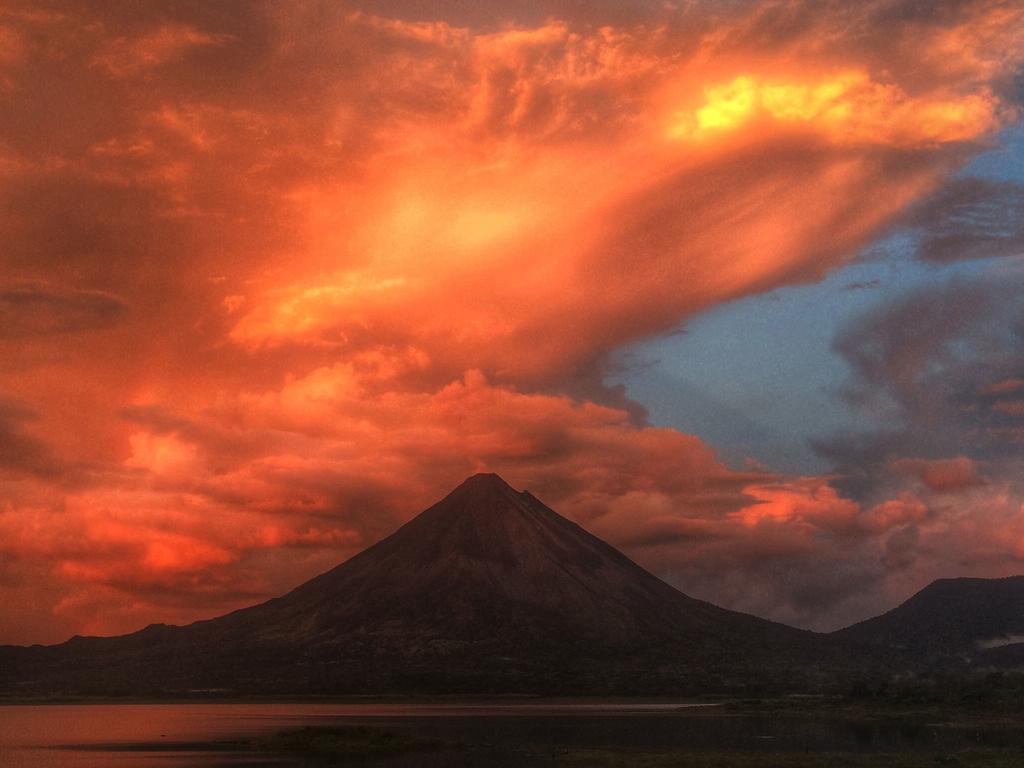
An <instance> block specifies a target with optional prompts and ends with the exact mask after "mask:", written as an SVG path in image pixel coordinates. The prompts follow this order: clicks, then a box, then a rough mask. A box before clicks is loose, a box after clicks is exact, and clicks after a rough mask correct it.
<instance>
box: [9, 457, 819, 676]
mask: <svg viewBox="0 0 1024 768" xmlns="http://www.w3.org/2000/svg"><path fill="white" fill-rule="evenodd" d="M825 642H826V641H824V640H822V639H821V638H820V637H817V636H814V635H812V634H811V633H807V632H802V631H799V630H795V629H792V628H789V627H785V626H782V625H779V624H774V623H772V622H768V621H765V620H762V619H758V618H755V617H753V616H748V615H745V614H740V613H735V612H732V611H727V610H725V609H722V608H718V607H716V606H714V605H711V604H710V603H706V602H702V601H700V600H695V599H693V598H690V597H688V596H686V595H684V594H682V593H681V592H679V591H677V590H676V589H674V588H673V587H671V586H669V585H668V584H666V583H665V582H663V581H661V580H660V579H658V578H656V577H655V576H653V575H652V574H650V573H649V572H647V571H645V570H644V569H643V568H641V567H640V566H638V565H637V564H636V563H634V562H633V561H632V560H630V559H629V558H627V557H626V556H625V555H623V554H622V553H621V552H619V551H618V550H616V549H615V548H613V547H611V546H610V545H608V544H606V543H605V542H603V541H601V540H600V539H598V538H596V537H595V536H593V535H591V534H589V533H587V532H586V531H585V530H583V528H581V527H580V526H578V525H576V524H575V523H573V522H571V521H569V520H567V519H566V518H564V517H561V516H560V515H558V514H557V513H556V512H554V511H553V510H551V509H550V508H548V507H547V506H546V505H544V504H543V503H542V502H540V501H539V500H538V499H536V498H535V497H534V496H532V495H531V494H529V493H527V492H519V491H516V490H514V489H513V488H511V487H510V486H509V485H508V484H507V483H505V482H504V481H503V480H502V479H501V478H500V477H498V476H497V475H493V474H481V475H475V476H473V477H471V478H469V479H468V480H466V481H465V482H464V483H463V484H462V485H460V486H459V487H458V488H456V489H455V490H454V491H452V492H451V493H450V494H449V495H448V496H446V497H445V498H444V499H442V500H441V501H440V502H438V503H437V504H435V505H434V506H432V507H430V508H429V509H427V510H426V511H425V512H423V513H422V514H420V515H419V516H418V517H416V518H414V519H413V520H411V521H410V522H408V523H406V524H405V525H404V526H402V527H401V528H400V529H398V530H397V531H396V532H395V533H394V534H392V535H391V536H389V537H388V538H386V539H384V540H382V541H380V542H378V543H377V544H375V545H373V546H372V547H370V548H368V549H367V550H365V551H364V552H362V553H360V554H359V555H356V556H355V557H353V558H351V559H350V560H348V561H346V562H345V563H342V564H341V565H339V566H337V567H336V568H334V569H332V570H331V571H328V572H327V573H324V574H322V575H321V576H318V577H317V578H314V579H312V580H311V581H309V582H306V583H305V584H303V585H301V586H300V587H298V588H296V589H295V590H293V591H292V592H290V593H288V594H287V595H284V596H283V597H280V598H276V599H274V600H270V601H268V602H266V603H263V604H261V605H257V606H253V607H252V608H246V609H243V610H240V611H236V612H234V613H231V614H228V615H226V616H222V617H220V618H218V619H213V620H210V621H204V622H197V623H195V624H191V625H189V626H186V627H167V626H162V625H157V626H153V627H149V628H147V629H145V630H143V631H142V632H138V633H135V634H134V635H128V636H124V637H118V638H76V639H74V640H72V641H69V642H68V643H65V644H63V645H60V646H53V647H50V648H33V649H12V650H11V651H9V653H13V654H14V656H13V657H10V658H12V659H13V660H12V661H11V662H10V663H9V664H8V666H9V667H11V666H13V668H14V669H13V674H11V675H9V676H8V675H4V673H3V672H0V686H3V687H10V686H12V685H15V686H16V685H19V684H20V685H21V686H22V687H23V689H24V687H25V686H28V687H29V688H31V689H32V690H48V691H52V690H63V691H66V692H71V691H78V692H100V691H103V692H109V691H111V690H123V691H130V692H135V693H145V692H157V691H182V690H195V689H216V690H223V691H237V692H276V693H283V692H289V693H310V692H318V693H327V692H330V693H357V692H383V691H391V692H419V691H451V692H468V691H473V692H494V693H499V692H512V691H531V692H565V693H600V692H615V691H621V692H627V691H634V692H635V691H654V690H658V691H677V692H682V691H689V690H707V689H721V688H735V687H743V686H746V685H748V684H750V683H751V682H752V681H753V682H754V683H757V684H760V683H763V682H766V681H767V682H771V681H778V680H787V681H790V682H791V681H792V675H793V674H794V672H795V671H796V670H800V671H801V672H807V671H808V670H812V669H813V663H812V662H813V661H814V660H815V659H818V658H819V657H820V656H821V654H822V652H823V644H824V643H825ZM9 671H11V670H9Z"/></svg>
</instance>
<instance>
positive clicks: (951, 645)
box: [835, 576, 1024, 666]
mask: <svg viewBox="0 0 1024 768" xmlns="http://www.w3.org/2000/svg"><path fill="white" fill-rule="evenodd" d="M835 636H836V638H838V639H840V640H842V641H845V642H853V643H857V644H860V645H862V646H867V647H869V648H874V649H877V650H878V651H879V652H883V651H887V652H891V653H898V654H904V655H906V656H907V657H908V658H912V659H915V660H917V661H918V663H919V664H924V665H928V664H931V665H935V664H943V665H946V666H948V665H949V664H950V661H951V660H954V659H955V660H957V661H959V662H965V663H967V664H969V665H974V666H978V665H981V666H1024V576H1012V577H1008V578H1003V579H967V578H959V579H939V580H938V581H934V582H932V583H931V584H929V585H928V586H927V587H925V588H924V589H922V590H921V591H920V592H918V593H917V594H915V595H914V596H913V597H911V598H910V599H909V600H907V601H906V602H904V603H902V604H901V605H899V606H897V607H896V608H893V609H892V610H891V611H889V612H888V613H884V614H882V615H881V616H877V617H875V618H873V619H868V620H866V621H862V622H860V623H859V624H854V625H853V626H851V627H847V628H846V629H843V630H840V631H839V632H836V633H835Z"/></svg>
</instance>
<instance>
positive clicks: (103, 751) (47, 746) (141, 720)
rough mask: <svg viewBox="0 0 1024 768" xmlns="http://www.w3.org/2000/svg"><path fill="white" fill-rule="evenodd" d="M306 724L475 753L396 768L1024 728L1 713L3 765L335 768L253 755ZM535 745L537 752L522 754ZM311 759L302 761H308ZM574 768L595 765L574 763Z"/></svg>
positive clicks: (428, 757)
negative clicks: (269, 740)
mask: <svg viewBox="0 0 1024 768" xmlns="http://www.w3.org/2000/svg"><path fill="white" fill-rule="evenodd" d="M304 726H369V727H372V728H375V729H376V728H381V729H386V730H387V731H388V732H394V733H398V734H403V735H408V736H410V737H416V738H420V737H422V738H425V739H432V740H439V741H442V742H444V743H449V742H450V743H460V744H463V745H472V748H460V751H456V752H445V753H444V754H442V755H438V754H425V755H409V756H401V757H397V758H392V759H390V760H389V761H388V762H387V763H386V764H387V765H394V766H416V767H420V766H442V765H443V766H476V765H480V766H484V765H486V766H497V765H508V766H512V765H543V764H547V765H550V764H552V763H557V762H558V756H559V755H560V754H562V753H567V752H570V751H572V750H577V749H581V748H590V747H602V748H603V747H613V748H616V749H625V750H629V749H651V748H658V749H662V748H664V749H675V748H679V749H685V750H688V751H698V752H699V751H701V750H711V751H715V750H735V751H737V752H744V753H749V752H758V753H764V752H775V753H780V754H781V753H801V754H815V753H821V754H825V753H837V752H844V753H856V754H864V753H879V754H883V753H898V754H903V753H908V752H912V753H927V752H932V751H934V752H936V753H939V752H943V753H945V752H956V751H958V750H962V749H969V748H975V747H978V746H983V747H988V748H997V749H1013V750H1019V749H1020V748H1021V747H1022V745H1024V737H1022V734H1021V732H1020V731H1019V730H1017V729H1005V728H1003V729H997V730H991V731H990V730H985V729H977V728H975V729H963V728H949V727H945V726H940V725H929V724H927V723H907V722H900V723H886V722H884V721H879V722H865V721H859V722H853V721H847V720H842V719H829V718H810V719H809V718H806V717H796V716H792V717H779V716H771V717H768V716H752V715H747V714H742V713H739V714H732V713H729V712H728V711H726V710H724V709H722V708H716V707H710V706H701V705H692V704H680V703H650V704H640V703H630V704H614V703H603V704H537V703H529V704H500V705H490V704H488V705H483V704H481V705H408V704H369V703H367V704H339V703H281V704H272V703H181V704H59V705H58V704H53V705H6V706H0V766H2V767H3V768H50V767H53V766H60V767H61V768H136V766H138V767H139V768H142V767H143V766H146V767H149V768H156V767H158V766H159V767H160V768H185V767H187V768H199V767H200V766H202V767H203V768H214V767H221V766H224V767H226V766H234V767H236V768H238V767H240V766H262V767H263V768H276V767H278V766H281V767H282V768H284V767H285V766H303V765H328V764H331V763H330V762H323V761H321V762H316V760H310V759H308V758H302V757H294V756H291V757H289V756H285V755H275V754H261V753H255V752H254V751H253V750H252V749H251V746H249V747H247V746H246V745H247V743H251V740H254V739H258V738H261V737H268V736H270V735H272V734H275V733H278V732H280V731H283V730H288V729H298V728H301V727H304ZM525 745H529V747H530V749H529V751H522V750H521V749H520V748H521V747H523V746H525ZM304 760H305V762H304ZM573 764H574V765H580V764H586V763H585V762H583V763H580V762H578V761H577V762H573Z"/></svg>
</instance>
